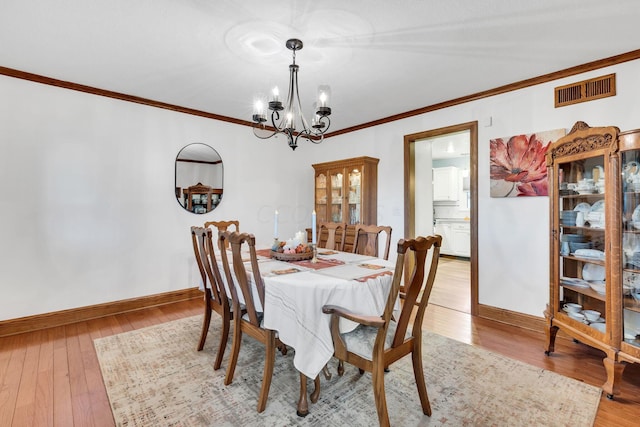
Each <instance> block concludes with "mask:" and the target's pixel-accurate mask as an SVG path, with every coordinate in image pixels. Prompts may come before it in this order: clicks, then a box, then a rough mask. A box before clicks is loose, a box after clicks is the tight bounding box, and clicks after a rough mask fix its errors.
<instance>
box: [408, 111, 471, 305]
mask: <svg viewBox="0 0 640 427" xmlns="http://www.w3.org/2000/svg"><path fill="white" fill-rule="evenodd" d="M461 134H463V135H465V138H467V139H468V149H469V161H468V170H467V172H466V173H465V175H466V176H461V175H458V178H461V179H462V178H467V179H466V182H463V181H452V182H460V184H461V185H462V187H457V186H456V187H455V189H454V190H453V191H457V189H458V188H459V189H460V190H461V193H463V194H458V195H457V197H458V198H460V197H464V198H466V199H463V200H462V201H460V202H461V203H464V207H465V208H468V216H467V215H466V214H465V217H466V218H465V220H464V221H466V224H465V225H466V226H467V228H468V229H469V239H468V240H467V242H466V243H468V245H469V246H468V247H466V248H463V249H461V250H463V251H464V252H463V254H464V255H466V254H467V253H468V254H469V261H468V263H467V262H466V261H464V263H465V264H458V265H457V266H456V264H455V261H456V258H455V255H454V257H453V258H444V257H443V258H441V260H440V263H439V267H438V272H439V273H443V275H440V274H439V276H442V277H443V280H449V281H450V280H451V276H450V274H449V272H450V271H451V269H452V268H453V269H456V268H462V269H464V268H465V265H466V267H468V272H467V273H466V275H465V273H464V272H461V276H460V277H462V278H463V280H466V277H468V280H469V282H468V284H465V283H461V282H460V281H458V282H457V283H453V282H451V286H452V288H451V293H452V294H455V292H456V287H458V286H465V285H466V286H468V287H469V291H470V296H469V298H470V301H469V305H468V307H469V312H470V313H471V314H472V315H477V312H478V280H477V277H478V274H477V273H478V266H477V260H478V256H477V243H476V242H477V236H478V232H477V224H478V218H477V206H478V202H477V200H478V197H477V188H478V187H477V178H478V167H477V165H478V124H477V122H469V123H462V124H459V125H454V126H448V127H444V128H440V129H433V130H428V131H424V132H419V133H415V134H411V135H405V137H404V177H405V195H406V197H407V199H408V200H407V203H405V212H404V216H405V235H406V236H410V237H415V236H416V235H424V234H432V233H434V224H435V220H434V218H435V214H436V209H434V208H435V205H434V204H433V202H432V201H433V200H434V192H435V191H434V187H433V186H432V185H430V183H431V180H432V177H433V171H432V165H433V162H434V157H433V153H434V152H435V151H434V149H432V148H433V147H431V144H430V141H435V140H441V139H442V140H444V139H446V138H441V137H445V136H455V135H461ZM425 140H427V141H428V142H427V143H426V144H425V143H424V141H425ZM425 147H426V148H425ZM445 150H446V151H455V147H453V148H450V147H445ZM436 157H437V155H436ZM437 169H441V170H438V173H439V174H440V172H442V175H443V176H444V175H446V174H448V175H450V174H449V172H452V171H451V170H447V168H446V167H443V168H437ZM458 169H460V168H456V170H458ZM456 173H457V172H456ZM458 178H456V179H458ZM452 179H453V178H452ZM425 182H428V184H429V185H425ZM454 185H457V184H454ZM463 188H464V189H465V190H463ZM441 189H442V186H441V185H439V186H438V192H439V193H442V192H441V191H440V190H441ZM435 198H439V199H445V198H446V196H443V195H440V194H436V195H435ZM448 205H449V206H450V207H451V208H453V206H454V205H456V204H454V203H449V204H448ZM447 209H448V207H447V203H446V202H445V203H443V204H442V210H443V211H446V210H447ZM457 216H459V213H458V214H457ZM461 224H462V223H461ZM463 243H464V242H463ZM451 253H453V254H455V253H456V252H451ZM445 272H446V274H444V273H445ZM436 286H437V285H436ZM467 295H468V294H467ZM447 297H448V298H451V297H452V296H451V295H449V296H447ZM455 297H456V296H455V295H453V298H455ZM464 298H467V297H464ZM445 299H446V298H445ZM456 306H457V307H460V306H462V307H467V305H466V304H465V302H462V305H460V304H456ZM453 308H454V309H455V307H453ZM465 311H466V310H465Z"/></svg>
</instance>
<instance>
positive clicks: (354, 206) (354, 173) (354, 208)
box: [347, 168, 362, 224]
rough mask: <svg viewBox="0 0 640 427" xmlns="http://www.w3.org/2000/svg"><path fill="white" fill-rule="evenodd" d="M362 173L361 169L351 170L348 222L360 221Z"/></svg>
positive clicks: (355, 222) (357, 222) (356, 222)
mask: <svg viewBox="0 0 640 427" xmlns="http://www.w3.org/2000/svg"><path fill="white" fill-rule="evenodd" d="M361 175H362V173H361V172H360V170H359V169H357V168H354V169H352V170H350V171H349V187H348V191H349V203H348V206H349V218H348V222H347V224H359V223H360V218H361V215H360V209H361V205H362V198H361V194H362V193H361V190H362V176H361Z"/></svg>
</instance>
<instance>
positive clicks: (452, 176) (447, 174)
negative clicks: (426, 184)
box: [433, 166, 460, 202]
mask: <svg viewBox="0 0 640 427" xmlns="http://www.w3.org/2000/svg"><path fill="white" fill-rule="evenodd" d="M458 183H459V179H458V168H457V167H455V166H445V167H441V168H433V201H434V202H456V201H458V195H459V194H460V189H459V188H458Z"/></svg>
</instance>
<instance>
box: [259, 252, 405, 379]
mask: <svg viewBox="0 0 640 427" xmlns="http://www.w3.org/2000/svg"><path fill="white" fill-rule="evenodd" d="M342 254H344V253H342ZM348 258H349V259H350V260H351V261H352V264H345V265H338V266H336V267H329V268H326V269H321V270H316V271H314V270H308V271H303V272H299V273H291V274H286V275H279V276H278V275H271V276H265V277H264V282H265V310H264V327H265V328H269V329H274V330H276V331H278V336H279V338H280V340H281V341H282V342H284V343H285V344H287V345H288V346H291V347H293V348H294V349H295V356H294V359H293V363H294V366H295V367H296V369H298V370H299V371H300V372H302V373H303V374H305V375H306V376H307V377H309V378H315V377H316V376H317V375H318V374H319V373H320V371H321V370H322V368H323V367H324V365H325V364H326V363H327V362H328V361H329V360H330V359H331V356H332V355H333V340H332V338H331V331H330V327H329V323H330V318H331V316H330V315H328V314H324V313H322V306H324V305H327V304H333V305H339V306H341V307H344V308H347V309H349V310H352V311H353V312H355V313H358V314H363V315H381V314H382V312H383V311H384V307H385V304H386V300H387V296H388V294H389V289H390V287H391V280H392V277H393V275H392V274H391V272H392V270H391V269H390V268H389V267H393V265H391V263H390V262H388V261H384V260H379V259H374V258H371V257H364V256H362V257H359V256H352V254H348ZM358 263H367V264H377V265H383V266H385V267H386V268H384V269H371V268H366V267H358V266H357V264H358ZM358 268H359V269H360V270H362V272H361V274H359V275H358V274H356V276H357V277H359V278H360V280H364V281H358V280H349V279H348V278H352V277H353V276H354V274H355V273H354V271H355V272H357V269H358ZM333 269H336V270H338V269H342V270H345V271H347V273H345V274H346V276H345V277H347V278H341V277H340V274H338V273H336V274H331V270H333ZM383 271H384V272H386V273H387V274H384V275H379V276H376V277H373V278H369V279H362V277H365V276H371V275H376V274H378V273H381V272H383ZM356 326H357V324H356V323H354V322H351V321H347V320H345V319H342V320H341V323H340V330H341V331H343V332H348V331H351V330H353V329H354V328H355V327H356Z"/></svg>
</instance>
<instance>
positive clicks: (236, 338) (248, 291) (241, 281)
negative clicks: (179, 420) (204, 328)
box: [219, 231, 286, 412]
mask: <svg viewBox="0 0 640 427" xmlns="http://www.w3.org/2000/svg"><path fill="white" fill-rule="evenodd" d="M219 239H220V245H221V247H222V245H223V244H224V243H226V242H228V243H229V245H230V246H231V254H232V261H231V263H230V262H229V259H228V256H227V253H226V252H227V251H221V258H222V265H223V267H224V270H225V275H226V277H227V281H228V283H229V288H230V291H231V294H232V296H231V299H232V301H233V308H234V311H236V312H238V311H239V310H241V306H240V303H239V301H240V300H239V298H238V296H239V294H240V293H241V294H242V296H243V299H244V307H245V310H246V313H245V314H244V315H243V316H235V317H234V329H233V331H234V332H233V346H232V347H231V358H230V360H229V366H228V367H227V374H226V376H225V378H224V384H225V385H229V384H231V382H232V381H233V375H234V372H235V369H236V364H237V362H238V355H239V354H240V344H241V343H242V334H244V333H246V334H247V335H248V336H250V337H251V338H254V339H256V340H257V341H259V342H261V343H262V344H264V345H265V361H264V371H263V374H262V388H261V389H260V395H259V397H258V412H262V411H264V409H265V408H266V406H267V397H268V396H269V388H270V387H271V377H272V376H273V364H274V361H275V352H276V348H279V349H280V351H281V352H282V353H283V354H286V347H285V346H284V344H282V342H281V341H280V340H279V339H278V338H277V336H276V331H273V330H271V329H265V328H263V327H262V312H260V311H258V309H257V308H256V301H255V300H254V297H253V291H252V285H253V286H255V288H256V290H257V294H258V298H259V299H260V307H264V282H263V280H262V276H261V275H260V268H259V267H258V258H257V255H256V248H255V244H256V241H255V237H254V236H253V234H248V233H238V232H229V231H221V232H220V233H219ZM245 244H246V245H247V246H248V247H249V256H250V260H251V272H252V274H253V281H251V280H249V272H247V270H246V267H245V265H244V261H243V260H242V246H243V245H245ZM231 268H233V273H232V272H231Z"/></svg>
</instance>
